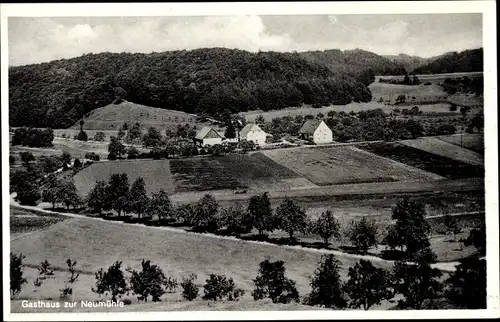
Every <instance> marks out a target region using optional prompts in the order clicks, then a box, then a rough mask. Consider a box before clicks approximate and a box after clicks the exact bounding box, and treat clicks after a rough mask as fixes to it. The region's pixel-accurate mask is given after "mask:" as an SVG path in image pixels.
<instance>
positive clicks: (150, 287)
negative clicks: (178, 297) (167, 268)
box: [129, 259, 166, 302]
mask: <svg viewBox="0 0 500 322" xmlns="http://www.w3.org/2000/svg"><path fill="white" fill-rule="evenodd" d="M141 265H142V270H141V271H140V272H138V271H136V270H130V269H129V271H130V273H131V274H132V277H131V278H130V288H131V290H132V291H133V292H134V293H135V294H137V295H140V298H139V299H140V300H144V301H145V302H147V301H148V296H150V295H151V296H152V298H153V302H159V301H161V300H160V297H161V296H162V295H163V294H165V289H164V285H165V280H166V277H165V274H163V270H162V269H161V268H160V267H159V266H157V265H151V261H149V260H147V261H146V260H144V259H143V260H142V262H141Z"/></svg>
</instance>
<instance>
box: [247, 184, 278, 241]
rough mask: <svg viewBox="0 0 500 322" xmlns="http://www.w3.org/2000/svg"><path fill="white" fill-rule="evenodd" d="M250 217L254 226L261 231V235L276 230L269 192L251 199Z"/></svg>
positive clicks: (249, 204)
mask: <svg viewBox="0 0 500 322" xmlns="http://www.w3.org/2000/svg"><path fill="white" fill-rule="evenodd" d="M248 216H249V221H250V222H251V223H252V226H253V227H254V228H255V229H257V230H258V231H259V235H263V234H264V231H272V230H274V228H275V221H274V218H273V211H272V209H271V202H270V201H269V197H268V195H267V192H264V193H263V194H262V195H261V196H252V197H251V198H250V201H249V203H248Z"/></svg>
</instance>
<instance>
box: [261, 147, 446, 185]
mask: <svg viewBox="0 0 500 322" xmlns="http://www.w3.org/2000/svg"><path fill="white" fill-rule="evenodd" d="M262 153H263V154H265V155H266V156H268V157H269V158H271V159H272V160H274V161H276V162H277V163H279V164H282V165H284V166H286V167H288V168H289V169H291V170H293V171H295V172H296V173H299V174H301V175H303V176H304V177H306V178H307V179H309V180H310V181H312V182H313V183H315V184H317V185H334V184H348V183H369V182H390V181H411V180H436V179H440V178H441V177H439V176H437V175H434V174H432V173H427V172H424V171H421V170H418V169H412V168H410V167H407V166H405V165H403V164H400V163H397V162H393V161H392V160H389V159H386V158H382V157H379V156H377V155H374V154H371V153H367V152H366V151H362V150H359V149H357V148H355V147H351V146H334V147H324V148H314V149H307V148H304V149H298V150H285V149H282V150H270V151H265V152H262Z"/></svg>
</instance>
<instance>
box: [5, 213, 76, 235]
mask: <svg viewBox="0 0 500 322" xmlns="http://www.w3.org/2000/svg"><path fill="white" fill-rule="evenodd" d="M9 215H10V236H11V238H16V237H17V236H21V235H23V234H26V233H31V232H34V231H37V230H42V229H45V228H47V227H49V226H51V225H53V224H56V223H58V222H60V221H63V220H65V219H67V217H64V216H61V215H57V214H47V213H44V212H39V211H33V210H26V209H22V208H19V207H12V206H11V207H10V214H9Z"/></svg>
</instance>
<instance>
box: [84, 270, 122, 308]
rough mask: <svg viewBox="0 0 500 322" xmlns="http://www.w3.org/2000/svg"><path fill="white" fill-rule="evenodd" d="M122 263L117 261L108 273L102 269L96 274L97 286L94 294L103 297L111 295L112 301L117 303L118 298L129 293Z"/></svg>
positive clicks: (93, 289) (94, 288)
mask: <svg viewBox="0 0 500 322" xmlns="http://www.w3.org/2000/svg"><path fill="white" fill-rule="evenodd" d="M121 265H122V262H121V261H116V262H115V263H114V264H113V265H111V266H110V267H109V268H108V270H107V271H104V269H102V268H101V269H100V270H99V271H98V272H97V273H95V279H96V284H95V287H92V292H94V293H97V294H99V296H101V295H103V294H104V295H107V294H108V293H109V294H111V301H113V302H116V301H117V297H121V295H123V294H125V293H126V292H127V282H126V281H125V276H124V274H123V271H122V270H121Z"/></svg>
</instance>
